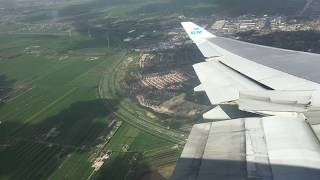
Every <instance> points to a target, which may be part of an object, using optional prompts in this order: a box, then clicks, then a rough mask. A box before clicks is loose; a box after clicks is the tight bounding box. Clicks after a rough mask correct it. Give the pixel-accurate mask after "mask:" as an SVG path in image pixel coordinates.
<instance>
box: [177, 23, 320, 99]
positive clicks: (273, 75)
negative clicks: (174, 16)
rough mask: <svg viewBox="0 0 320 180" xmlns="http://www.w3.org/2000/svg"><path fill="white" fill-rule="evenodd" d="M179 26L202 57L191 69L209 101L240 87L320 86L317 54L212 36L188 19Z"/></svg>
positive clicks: (233, 94) (234, 92)
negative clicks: (202, 60)
mask: <svg viewBox="0 0 320 180" xmlns="http://www.w3.org/2000/svg"><path fill="white" fill-rule="evenodd" d="M182 26H183V27H184V29H185V30H186V32H187V33H188V35H189V37H190V38H191V39H192V40H193V42H194V43H195V44H196V45H197V46H198V48H199V50H200V51H201V52H202V54H203V55H204V57H205V58H206V62H201V63H198V64H196V65H194V69H195V72H196V73H197V75H198V77H199V79H200V82H201V85H202V87H203V89H204V90H205V92H206V93H207V95H208V97H209V100H210V102H211V103H212V104H219V103H222V102H227V101H232V100H237V99H238V98H239V91H241V90H259V89H261V88H264V89H269V90H270V89H272V90H293V91H299V90H318V89H320V85H319V84H318V83H320V71H319V67H320V55H319V54H313V53H306V52H298V51H292V50H285V49H278V48H273V47H267V46H261V45H256V44H251V43H247V42H242V41H238V40H233V39H228V38H223V37H216V36H214V35H212V34H210V33H209V32H208V31H206V30H205V29H203V28H201V27H199V26H197V25H195V24H194V23H192V22H184V23H182ZM221 69H223V70H221ZM219 70H220V71H219ZM208 71H211V74H207V72H208ZM221 71H222V73H221ZM216 73H218V74H220V76H219V77H218V76H216V75H215V74H216ZM205 76H208V77H207V78H205ZM209 76H210V78H209ZM244 78H245V79H246V80H244ZM253 84H255V85H253ZM221 91H222V92H223V93H221Z"/></svg>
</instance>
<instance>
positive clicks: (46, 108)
mask: <svg viewBox="0 0 320 180" xmlns="http://www.w3.org/2000/svg"><path fill="white" fill-rule="evenodd" d="M0 42H1V43H0V81H1V82H0V89H1V94H0V95H1V96H0V97H1V104H0V114H1V116H0V121H1V124H0V159H1V161H0V179H47V178H49V179H87V178H88V177H90V178H91V179H95V178H97V179H100V178H102V179H103V178H107V177H112V179H123V176H122V175H128V176H129V177H130V179H137V178H139V177H141V175H143V174H144V173H146V172H148V171H149V170H152V169H154V168H157V167H159V166H162V165H165V164H168V163H173V162H175V160H176V159H177V157H178V156H179V152H180V151H181V149H179V148H174V149H171V150H169V151H168V147H173V146H175V145H176V144H177V143H183V139H182V138H181V137H180V138H178V132H175V131H169V130H167V129H166V128H164V127H162V126H161V125H160V124H159V123H157V122H156V121H155V120H150V118H146V117H145V114H146V112H145V110H144V109H141V108H140V107H138V106H137V105H136V104H134V103H132V102H131V101H130V100H129V99H126V98H124V97H122V95H121V91H120V90H119V89H120V87H119V84H120V81H121V78H123V77H124V76H125V74H126V69H125V68H126V67H127V65H125V64H128V63H126V60H127V58H128V56H130V54H128V53H127V52H126V50H125V48H122V49H119V48H118V49H115V48H112V49H106V48H104V47H103V46H102V45H101V46H97V44H99V43H96V44H95V43H94V42H95V40H94V39H88V38H85V37H80V36H77V37H67V36H49V35H45V36H44V35H43V36H41V35H5V36H4V35H1V36H0ZM93 44H94V45H93ZM30 49H31V50H30ZM132 56H133V57H134V56H136V55H132ZM90 57H97V58H98V59H96V60H92V61H90V60H88V59H90ZM137 113H138V114H139V115H137ZM111 114H114V115H111ZM111 117H112V118H117V119H118V120H121V121H123V123H122V126H121V127H120V128H119V129H118V131H116V133H115V135H114V136H113V137H112V138H111V140H110V141H105V142H104V140H101V139H99V136H101V134H102V133H105V132H109V131H110V129H108V124H109V122H110V121H111V119H112V118H111ZM144 122H146V123H144ZM51 131H53V134H55V135H52V132H51ZM107 142H108V143H107ZM101 143H102V144H104V146H103V147H102V148H100V149H97V148H96V146H97V145H98V144H101ZM124 143H125V144H127V145H129V150H128V152H121V148H122V146H123V144H124ZM105 150H112V152H113V153H112V155H111V158H110V159H109V160H107V161H106V162H105V164H104V165H103V166H102V169H101V170H100V171H97V172H95V171H93V168H92V167H91V165H92V159H93V158H94V156H95V154H97V153H101V152H104V151H105ZM135 153H136V154H139V159H138V160H136V161H134V162H132V163H130V164H128V161H130V160H131V159H132V155H133V154H135ZM157 157H159V158H158V159H157ZM160 157H165V158H160ZM119 159H121V160H119ZM120 166H121V167H123V173H122V174H121V175H118V174H117V173H114V171H113V170H114V169H115V168H119V167H120Z"/></svg>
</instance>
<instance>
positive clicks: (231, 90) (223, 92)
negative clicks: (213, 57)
mask: <svg viewBox="0 0 320 180" xmlns="http://www.w3.org/2000/svg"><path fill="white" fill-rule="evenodd" d="M193 68H194V70H195V72H196V74H197V76H198V78H199V80H200V82H201V86H202V88H203V89H204V90H205V92H206V94H207V96H208V98H209V100H210V102H211V103H212V104H219V103H222V102H227V101H233V100H237V99H238V98H239V91H240V90H262V89H264V88H262V87H261V86H260V85H258V84H257V83H255V82H254V81H252V80H250V79H248V78H246V77H245V76H242V75H241V74H239V73H238V72H236V71H234V70H232V69H230V68H229V67H227V66H225V65H223V64H221V63H220V62H217V61H209V62H202V63H198V64H195V65H193Z"/></svg>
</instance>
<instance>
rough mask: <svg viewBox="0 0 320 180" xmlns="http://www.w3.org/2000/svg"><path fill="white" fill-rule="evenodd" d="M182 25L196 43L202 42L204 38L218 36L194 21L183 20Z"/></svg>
mask: <svg viewBox="0 0 320 180" xmlns="http://www.w3.org/2000/svg"><path fill="white" fill-rule="evenodd" d="M181 25H182V26H183V28H184V29H185V31H186V32H187V33H188V35H189V37H190V38H191V39H192V40H193V42H195V43H197V42H200V41H202V40H204V39H208V38H214V37H216V36H215V35H213V34H211V33H209V32H208V31H207V30H205V29H204V28H202V27H200V26H198V25H196V24H194V23H193V22H182V23H181Z"/></svg>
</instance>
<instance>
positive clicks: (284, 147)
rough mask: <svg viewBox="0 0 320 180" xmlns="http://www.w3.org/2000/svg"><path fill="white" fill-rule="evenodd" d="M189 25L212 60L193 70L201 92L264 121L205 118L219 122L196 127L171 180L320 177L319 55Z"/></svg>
mask: <svg viewBox="0 0 320 180" xmlns="http://www.w3.org/2000/svg"><path fill="white" fill-rule="evenodd" d="M182 26H183V27H184V29H185V30H186V32H187V34H188V35H189V37H190V39H192V40H193V42H194V43H195V44H196V45H197V47H198V48H199V50H200V51H201V53H202V54H203V56H204V57H205V58H206V60H205V62H201V63H198V64H195V65H193V68H194V70H195V72H196V74H197V76H198V78H199V80H200V82H201V84H200V85H199V86H197V87H196V88H195V89H194V90H195V91H205V93H206V94H207V96H208V98H209V100H210V102H211V103H212V104H214V105H221V104H224V103H226V102H230V101H232V102H233V103H235V104H237V106H238V108H239V110H243V111H247V112H253V113H256V114H260V115H262V116H258V117H257V116H256V117H243V118H238V119H232V117H230V118H229V120H221V119H219V121H215V120H217V119H218V118H217V115H216V114H217V113H216V111H217V108H214V109H213V110H211V111H209V112H207V113H206V114H204V115H203V116H204V118H208V119H212V120H213V122H209V123H202V124H196V125H194V126H193V128H192V130H191V133H190V135H189V137H188V140H187V143H186V145H185V147H184V150H183V152H182V154H181V157H180V159H179V160H178V162H177V166H176V169H175V171H174V174H173V176H172V179H173V180H178V179H194V180H196V179H199V180H200V179H219V180H224V179H228V180H229V179H261V180H262V179H263V180H285V179H290V180H292V179H294V180H303V179H313V180H316V179H320V143H319V138H318V137H320V121H319V120H320V91H319V90H320V84H319V83H320V70H319V68H320V55H319V54H313V53H306V52H298V51H292V50H285V49H279V48H273V47H267V46H262V45H256V44H251V43H247V42H242V41H238V40H233V39H228V38H223V37H217V36H215V35H213V34H211V33H210V32H208V31H207V30H205V29H204V28H202V27H199V26H198V25H196V24H194V23H192V22H183V23H182ZM220 114H221V113H220Z"/></svg>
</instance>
